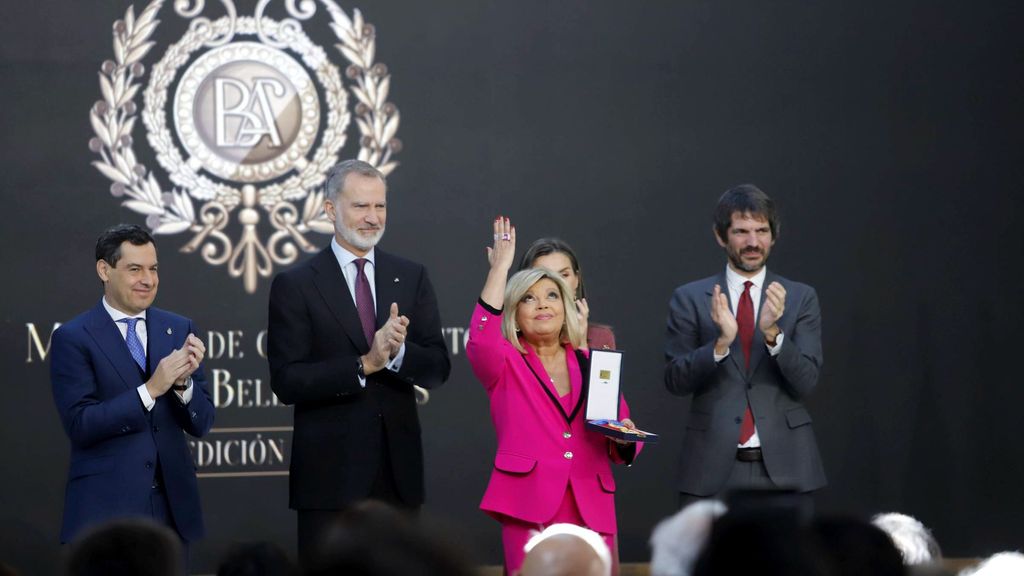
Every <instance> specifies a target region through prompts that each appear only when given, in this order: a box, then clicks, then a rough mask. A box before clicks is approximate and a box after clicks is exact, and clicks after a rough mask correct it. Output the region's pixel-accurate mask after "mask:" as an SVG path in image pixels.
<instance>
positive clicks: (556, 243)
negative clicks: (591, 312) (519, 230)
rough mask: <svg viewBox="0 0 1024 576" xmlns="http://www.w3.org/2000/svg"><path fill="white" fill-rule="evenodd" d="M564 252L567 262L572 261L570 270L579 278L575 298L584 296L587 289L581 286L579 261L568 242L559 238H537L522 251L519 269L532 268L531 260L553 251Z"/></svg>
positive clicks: (553, 252)
mask: <svg viewBox="0 0 1024 576" xmlns="http://www.w3.org/2000/svg"><path fill="white" fill-rule="evenodd" d="M559 252H560V253H562V254H565V255H566V256H567V257H568V258H569V262H570V263H572V271H573V272H575V273H576V278H577V279H578V280H579V287H578V288H577V289H576V298H586V297H587V291H586V289H585V288H584V287H583V271H582V270H580V261H579V259H578V258H576V251H575V250H573V249H572V246H569V243H568V242H566V241H565V240H562V239H561V238H555V237H550V238H538V239H537V240H535V241H534V242H533V244H530V247H529V248H527V249H526V252H524V253H523V257H522V258H521V259H520V260H519V269H520V270H526V269H527V268H533V261H534V260H536V259H537V258H540V257H541V256H547V255H548V254H555V253H559Z"/></svg>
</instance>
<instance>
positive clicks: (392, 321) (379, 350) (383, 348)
mask: <svg viewBox="0 0 1024 576" xmlns="http://www.w3.org/2000/svg"><path fill="white" fill-rule="evenodd" d="M408 333H409V318H408V317H407V316H401V315H399V314H398V303H396V302H392V303H391V311H390V313H389V315H388V320H387V322H385V323H384V325H383V326H381V327H380V329H379V330H377V332H375V333H374V335H373V342H372V343H371V344H370V352H369V353H367V355H366V356H365V357H364V360H363V371H364V372H366V373H367V374H372V373H374V372H377V371H379V370H381V369H383V368H384V366H387V363H388V361H389V360H391V359H392V358H394V357H395V355H396V354H398V351H399V350H401V348H402V344H404V343H405V337H406V336H407V335H408Z"/></svg>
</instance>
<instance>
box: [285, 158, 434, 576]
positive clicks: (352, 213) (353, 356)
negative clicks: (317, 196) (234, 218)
mask: <svg viewBox="0 0 1024 576" xmlns="http://www.w3.org/2000/svg"><path fill="white" fill-rule="evenodd" d="M325 193H326V199H325V200H324V211H325V212H326V213H327V217H328V218H329V219H330V220H331V221H332V222H333V223H334V229H335V235H334V238H333V239H332V240H331V245H330V246H328V247H327V248H325V249H324V250H323V251H321V252H320V253H319V254H317V255H316V256H314V257H313V258H311V259H309V260H308V261H306V262H304V263H302V264H300V265H298V266H296V267H294V268H292V269H291V270H288V271H285V272H282V273H280V274H278V275H277V277H276V278H274V282H273V284H272V286H271V288H270V317H269V329H268V334H267V356H268V359H269V361H270V382H271V388H272V389H273V390H274V393H275V394H277V396H278V398H279V399H280V400H281V401H283V402H284V403H285V404H289V405H294V406H295V432H294V436H293V439H292V456H291V477H290V480H289V481H290V498H289V502H290V506H291V508H293V509H295V510H297V511H298V540H299V555H300V557H301V558H302V559H303V560H304V561H307V562H308V561H309V560H310V558H311V555H312V554H314V552H315V546H316V543H317V542H318V541H319V540H320V539H321V535H322V533H323V531H324V530H325V529H326V528H327V527H328V526H329V525H330V523H331V521H332V520H333V519H334V516H335V514H336V512H337V511H338V510H341V509H344V508H346V507H347V506H349V505H350V504H352V503H354V502H356V501H358V500H361V499H364V498H374V499H378V500H383V501H385V502H388V503H391V504H394V505H396V506H399V507H401V508H405V509H409V510H416V509H418V508H419V506H420V505H421V504H422V503H423V449H422V445H421V442H420V425H419V417H418V415H417V412H416V401H415V397H414V393H413V386H414V385H417V386H421V387H423V388H428V389H429V388H433V387H435V386H439V385H440V384H442V383H443V382H444V381H445V380H446V379H447V378H448V372H449V369H450V363H449V359H448V352H447V350H446V348H445V345H444V341H443V339H442V335H441V321H440V317H439V314H438V309H437V299H436V297H435V296H434V289H433V287H432V286H431V284H430V280H429V278H428V277H427V271H426V269H425V268H424V267H423V266H422V265H420V264H417V263H415V262H412V261H409V260H406V259H404V258H400V257H398V256H394V255H392V254H388V253H386V252H384V251H382V250H380V249H377V248H375V246H376V244H377V242H378V241H379V240H380V238H381V236H382V235H383V234H384V224H385V220H386V217H387V202H386V195H387V187H386V182H385V180H384V176H383V175H382V174H381V173H380V172H379V171H378V170H377V169H376V168H374V167H373V166H372V165H370V164H367V163H366V162H361V161H358V160H348V161H345V162H341V163H340V164H338V165H337V166H335V167H334V168H332V169H331V171H330V172H329V173H328V175H327V182H326V185H325Z"/></svg>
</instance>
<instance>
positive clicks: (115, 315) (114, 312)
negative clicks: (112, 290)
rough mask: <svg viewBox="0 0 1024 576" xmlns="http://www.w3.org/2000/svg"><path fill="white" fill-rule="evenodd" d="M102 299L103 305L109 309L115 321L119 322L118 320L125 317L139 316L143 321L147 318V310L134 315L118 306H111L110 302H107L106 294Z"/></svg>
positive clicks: (108, 312) (108, 311)
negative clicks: (122, 310) (119, 308)
mask: <svg viewBox="0 0 1024 576" xmlns="http://www.w3.org/2000/svg"><path fill="white" fill-rule="evenodd" d="M102 300H103V307H104V308H105V309H106V310H107V314H110V318H111V320H113V321H114V322H117V321H118V320H123V319H125V318H139V319H141V320H143V321H145V320H146V311H145V310H143V311H142V312H139V313H138V314H136V315H135V316H132V315H130V314H125V313H124V312H121V311H120V310H118V309H117V308H114V307H113V306H111V305H110V303H109V302H107V297H106V296H104V297H103V298H102Z"/></svg>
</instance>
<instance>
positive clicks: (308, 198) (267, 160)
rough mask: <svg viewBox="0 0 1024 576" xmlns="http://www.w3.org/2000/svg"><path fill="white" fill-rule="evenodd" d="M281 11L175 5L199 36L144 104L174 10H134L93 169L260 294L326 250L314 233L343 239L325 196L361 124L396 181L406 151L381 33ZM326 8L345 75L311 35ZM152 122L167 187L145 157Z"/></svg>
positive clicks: (153, 222)
mask: <svg viewBox="0 0 1024 576" xmlns="http://www.w3.org/2000/svg"><path fill="white" fill-rule="evenodd" d="M270 3H271V0H260V1H259V2H258V4H257V6H256V10H255V12H254V14H253V16H251V17H249V16H243V17H239V16H238V15H237V10H236V9H235V6H234V2H233V0H220V5H221V7H222V8H223V15H221V16H219V17H217V18H216V19H211V18H209V17H206V16H203V13H204V11H205V9H206V2H205V0H173V8H174V12H175V14H177V15H178V16H179V17H181V18H184V19H186V20H188V21H189V26H188V30H187V31H186V32H185V34H184V35H183V36H182V37H181V38H180V39H179V40H178V41H177V42H175V43H173V44H170V45H169V46H168V47H167V49H166V51H165V52H164V55H163V57H162V58H160V60H159V61H157V62H156V63H155V64H154V65H153V66H152V69H151V70H150V71H149V81H148V84H146V86H145V89H144V90H143V94H142V106H141V107H140V106H139V104H137V103H136V101H137V99H138V96H139V91H140V89H141V88H142V80H143V77H144V76H145V75H146V67H145V66H144V65H143V61H144V60H145V58H146V56H147V54H149V52H150V50H151V49H152V48H153V47H154V46H155V45H156V42H154V41H153V40H151V37H152V36H153V33H154V32H155V31H156V28H157V26H158V25H159V23H160V21H159V20H157V15H158V13H159V12H160V10H161V8H162V7H163V4H164V0H152V1H151V2H149V4H147V5H146V7H145V8H144V9H143V10H142V11H141V13H140V14H139V15H138V16H137V17H136V15H135V11H134V7H132V6H129V7H128V9H127V11H126V12H125V16H124V18H123V19H122V20H118V21H116V22H115V23H114V27H113V47H114V57H113V59H112V60H107V61H105V62H103V64H102V66H101V67H100V74H99V77H100V93H101V95H102V99H101V100H99V101H97V102H96V103H95V104H94V105H93V107H92V110H91V111H90V113H89V119H90V122H91V123H92V128H93V132H95V137H93V138H92V139H90V140H89V149H90V150H91V151H92V152H94V153H96V154H97V155H98V156H99V158H98V159H96V160H94V161H93V163H92V164H93V166H95V167H96V169H97V170H99V171H100V173H101V174H103V175H104V176H106V177H107V178H109V179H110V180H111V181H112V184H111V186H110V192H111V194H113V195H114V196H115V197H118V198H123V200H122V202H121V203H122V205H123V206H124V207H126V208H129V209H131V210H133V211H134V212H137V213H139V214H142V215H145V216H146V225H147V226H148V227H149V228H150V229H151V230H152V231H153V233H154V234H161V235H172V234H183V233H184V234H189V235H191V238H190V239H189V240H188V241H187V242H186V243H185V244H184V245H183V246H182V247H181V251H182V252H185V253H193V252H198V253H199V254H200V256H202V258H203V260H205V261H206V262H207V263H208V264H211V265H213V266H224V267H225V269H226V270H227V272H228V275H229V276H231V277H233V278H242V284H243V286H244V288H245V291H246V292H248V293H250V294H251V293H253V292H255V291H256V289H257V286H258V283H259V279H260V278H268V277H270V276H271V274H272V273H273V270H274V267H275V266H284V265H288V264H291V263H292V262H294V261H295V260H296V259H297V258H298V256H299V255H300V254H301V253H302V252H314V251H316V249H317V248H316V246H315V245H314V243H313V242H311V241H310V240H309V239H308V238H307V236H308V235H309V234H310V233H311V232H318V233H323V234H331V233H333V232H334V229H333V225H332V224H331V222H330V221H329V220H327V218H326V215H325V214H324V213H323V210H322V205H323V198H324V197H323V192H322V190H320V188H321V186H322V184H323V182H324V177H325V173H326V172H327V170H328V169H329V168H330V167H331V166H332V165H334V164H335V163H336V162H337V161H338V156H339V152H340V150H341V148H342V147H343V146H344V144H345V141H346V130H347V129H348V127H349V125H350V124H351V121H352V117H353V114H354V116H355V124H356V126H357V127H358V130H359V153H358V158H359V159H360V160H364V161H366V162H369V163H370V164H373V165H375V166H377V167H378V168H379V169H380V170H381V172H383V173H384V174H385V175H386V174H389V173H391V172H392V171H393V170H394V169H395V168H396V167H397V166H398V163H397V162H396V161H395V160H394V158H393V157H394V155H395V154H397V153H398V152H400V151H401V148H402V143H401V141H399V140H398V138H396V134H397V132H398V124H399V113H398V108H397V107H395V105H394V104H392V103H391V102H389V101H388V93H389V90H390V86H391V75H390V74H389V73H388V69H387V67H386V66H385V65H384V64H382V63H379V62H375V60H374V56H375V52H376V35H375V29H374V27H373V25H371V24H369V23H367V22H365V21H364V20H363V16H362V14H361V13H360V11H359V10H358V9H354V10H353V11H352V16H351V17H349V16H348V15H347V14H346V13H345V12H344V11H343V10H342V9H341V8H339V7H338V5H337V4H336V3H335V2H333V1H332V0H319V3H317V2H316V1H314V0H298V1H297V0H285V2H284V8H285V12H286V13H287V14H288V17H286V18H284V19H282V20H280V21H277V20H273V19H271V18H270V17H268V16H266V11H267V8H268V5H269V4H270ZM321 6H322V7H323V9H324V11H325V12H326V14H327V17H328V19H329V21H328V24H329V26H330V28H331V30H333V32H334V34H335V35H336V37H337V39H338V42H337V43H336V44H335V45H334V46H335V48H336V49H337V50H338V52H339V53H340V54H341V56H342V57H343V58H344V59H345V61H346V62H347V63H348V64H347V66H346V67H345V69H344V74H342V73H340V72H339V69H338V67H337V66H335V65H334V64H333V63H332V62H331V61H330V59H329V58H328V56H327V53H326V52H325V51H324V50H323V49H322V48H321V47H319V46H317V45H316V44H314V43H313V42H312V41H311V40H310V39H309V37H308V36H307V35H306V33H305V32H304V30H303V26H302V22H306V21H309V20H311V19H312V18H313V17H314V16H315V15H316V13H317V10H318V7H321ZM342 76H344V78H346V79H347V85H346V83H345V82H343V80H342ZM346 88H347V90H346ZM349 91H350V92H351V94H352V95H353V96H354V97H355V105H354V107H353V110H352V111H350V110H349V106H348V101H349ZM140 116H141V118H142V123H143V124H144V125H145V128H146V132H147V134H146V135H147V140H148V142H149V144H150V147H151V148H152V151H153V153H154V155H155V159H156V161H157V163H158V164H159V165H160V168H161V169H162V174H161V177H160V178H158V176H157V174H156V171H154V170H152V169H150V168H149V167H147V166H145V165H144V164H143V163H141V162H140V161H139V159H138V157H137V156H136V153H135V149H134V144H135V141H134V140H133V138H132V130H133V129H134V128H135V122H136V120H137V119H138V118H139V117H140ZM163 177H166V178H167V179H169V180H170V184H167V183H165V182H161V178H163ZM197 205H198V209H197ZM238 228H240V232H236V229H238Z"/></svg>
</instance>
